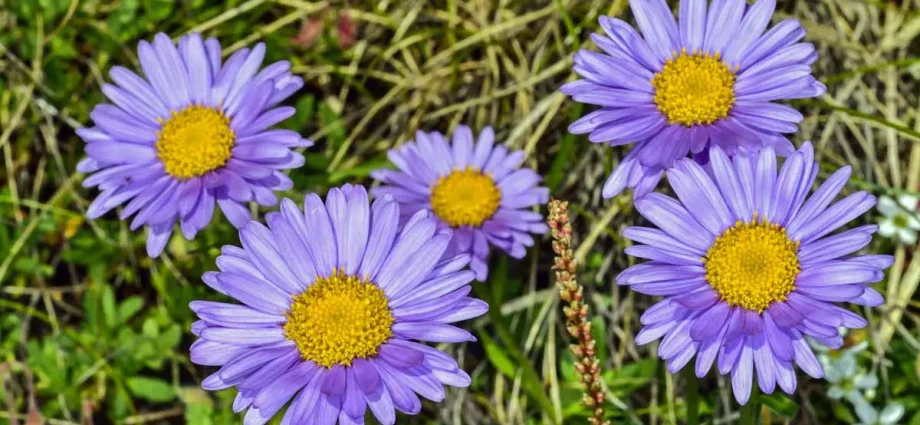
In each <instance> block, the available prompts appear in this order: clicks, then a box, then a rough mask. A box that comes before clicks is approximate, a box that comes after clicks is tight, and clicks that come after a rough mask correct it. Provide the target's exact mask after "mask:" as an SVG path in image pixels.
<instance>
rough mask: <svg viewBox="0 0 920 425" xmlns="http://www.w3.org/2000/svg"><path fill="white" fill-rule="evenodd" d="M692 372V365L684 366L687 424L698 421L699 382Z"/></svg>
mask: <svg viewBox="0 0 920 425" xmlns="http://www.w3.org/2000/svg"><path fill="white" fill-rule="evenodd" d="M693 372H694V371H693V367H692V366H688V367H685V368H684V380H686V381H687V400H686V403H687V425H697V424H699V423H700V382H699V380H698V379H697V378H696V375H694V373H693Z"/></svg>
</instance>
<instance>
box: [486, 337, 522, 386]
mask: <svg viewBox="0 0 920 425" xmlns="http://www.w3.org/2000/svg"><path fill="white" fill-rule="evenodd" d="M479 338H480V340H481V341H482V345H483V346H484V347H485V349H486V357H487V358H488V359H489V362H491V363H492V365H493V366H495V368H496V369H498V371H499V372H501V373H502V374H504V375H505V376H507V377H508V378H510V379H514V378H515V374H516V370H517V368H516V367H515V366H514V362H513V361H511V359H510V358H508V356H506V355H505V351H504V350H502V347H501V346H499V345H498V344H496V343H495V341H494V340H492V338H490V337H489V335H488V334H486V333H484V332H480V333H479Z"/></svg>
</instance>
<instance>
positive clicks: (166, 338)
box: [158, 323, 182, 351]
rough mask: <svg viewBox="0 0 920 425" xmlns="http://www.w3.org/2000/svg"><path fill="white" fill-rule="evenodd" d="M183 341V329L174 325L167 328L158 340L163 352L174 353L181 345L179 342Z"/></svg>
mask: <svg viewBox="0 0 920 425" xmlns="http://www.w3.org/2000/svg"><path fill="white" fill-rule="evenodd" d="M181 339H182V328H181V327H180V326H179V325H177V324H175V323H173V324H172V325H171V326H169V327H168V328H166V330H165V331H164V332H163V333H162V334H160V338H159V340H158V343H159V346H160V348H161V349H163V350H168V351H172V350H174V349H175V348H176V346H177V345H179V341H180V340H181Z"/></svg>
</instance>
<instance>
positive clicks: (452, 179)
mask: <svg viewBox="0 0 920 425" xmlns="http://www.w3.org/2000/svg"><path fill="white" fill-rule="evenodd" d="M501 201H502V192H501V191H500V190H499V189H498V186H496V185H495V181H493V180H492V177H490V176H488V175H486V174H483V173H482V172H481V171H479V169H477V168H473V167H467V168H466V169H465V170H459V169H457V170H454V171H453V172H452V173H450V174H448V175H447V176H445V177H442V178H440V179H439V180H438V182H437V183H435V185H434V187H433V188H432V189H431V209H432V210H434V213H435V215H437V216H438V217H440V218H441V220H444V221H446V222H447V224H450V225H451V226H452V227H460V226H463V225H469V226H474V227H478V226H480V225H482V222H484V221H486V220H488V219H489V217H492V214H495V211H496V210H498V205H499V204H500V203H501Z"/></svg>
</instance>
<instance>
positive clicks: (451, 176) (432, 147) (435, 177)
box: [371, 126, 549, 281]
mask: <svg viewBox="0 0 920 425" xmlns="http://www.w3.org/2000/svg"><path fill="white" fill-rule="evenodd" d="M494 143H495V134H494V133H493V132H492V128H491V127H486V128H485V129H484V130H482V132H481V133H479V138H478V140H476V141H474V140H473V132H472V131H471V130H470V128H469V127H466V126H459V127H457V130H456V131H455V132H454V134H453V140H452V141H451V142H450V143H448V141H447V140H446V139H445V137H444V135H443V134H441V133H438V132H432V133H427V134H426V133H423V132H421V131H419V132H418V133H416V134H415V141H414V142H413V141H410V142H407V143H405V144H403V145H402V146H401V147H399V148H397V149H393V150H391V151H390V152H389V158H390V160H391V161H393V163H394V164H396V166H397V167H399V170H398V171H397V170H377V171H374V172H373V173H372V174H371V175H372V176H373V177H374V178H376V179H377V180H380V181H382V182H383V183H385V185H383V186H380V187H378V188H375V189H374V193H375V194H390V195H392V196H393V198H395V199H396V200H397V201H399V203H400V204H401V205H402V212H403V218H404V219H405V218H407V217H410V216H412V215H413V214H415V212H416V211H419V210H430V211H432V212H433V213H434V215H435V216H437V217H438V218H439V219H440V220H439V223H440V227H450V228H453V229H454V238H453V239H452V240H451V245H450V249H448V251H447V252H448V255H456V254H461V253H470V254H472V261H471V262H470V268H472V269H473V270H474V271H475V272H476V279H478V280H480V281H482V280H485V278H486V276H487V275H488V267H487V265H486V260H487V259H488V255H489V245H494V246H496V247H498V248H500V249H501V250H503V251H505V252H506V253H508V254H509V255H511V256H512V257H514V258H523V257H524V255H525V254H526V248H527V247H529V246H532V245H533V243H534V241H533V238H532V237H531V236H530V234H531V233H539V234H542V233H544V232H546V230H547V226H546V224H545V223H544V222H543V216H542V215H541V214H539V213H536V212H533V211H530V210H529V209H530V208H531V207H533V206H534V205H540V204H545V203H546V202H547V201H548V200H549V189H547V188H546V187H542V186H538V185H539V183H540V180H541V178H540V175H539V174H537V173H535V172H534V171H533V170H531V169H529V168H521V167H520V165H521V162H523V161H524V152H522V151H512V152H508V149H507V148H505V147H504V146H502V145H498V146H495V145H494Z"/></svg>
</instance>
